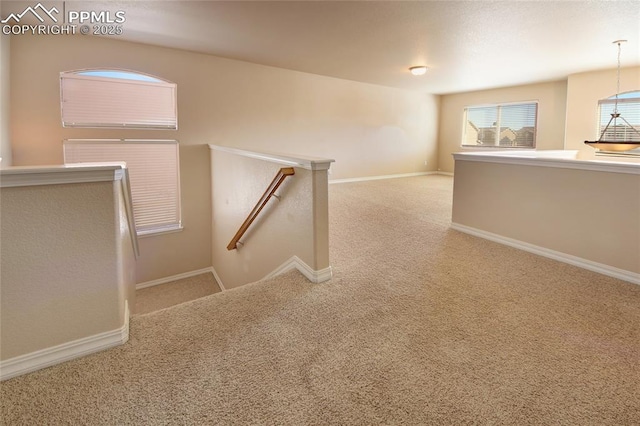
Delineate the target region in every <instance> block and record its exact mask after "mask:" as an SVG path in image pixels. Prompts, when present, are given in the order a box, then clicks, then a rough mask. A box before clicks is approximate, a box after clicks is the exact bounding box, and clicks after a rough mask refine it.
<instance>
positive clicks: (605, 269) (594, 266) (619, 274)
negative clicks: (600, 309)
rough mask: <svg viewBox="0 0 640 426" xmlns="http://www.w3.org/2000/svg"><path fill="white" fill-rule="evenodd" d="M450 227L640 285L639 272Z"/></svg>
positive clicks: (457, 227) (492, 234)
mask: <svg viewBox="0 0 640 426" xmlns="http://www.w3.org/2000/svg"><path fill="white" fill-rule="evenodd" d="M451 229H453V230H456V231H460V232H463V233H465V234H469V235H473V236H475V237H479V238H484V239H486V240H490V241H493V242H496V243H500V244H504V245H507V246H510V247H514V248H517V249H520V250H523V251H526V252H529V253H533V254H537V255H539V256H543V257H547V258H549V259H553V260H557V261H559V262H563V263H568V264H569V265H573V266H577V267H579V268H582V269H587V270H589V271H592V272H597V273H599V274H602V275H606V276H608V277H612V278H617V279H619V280H623V281H627V282H629V283H632V284H636V285H640V274H639V273H636V272H632V271H627V270H625V269H620V268H616V267H614V266H610V265H605V264H603V263H598V262H594V261H592V260H588V259H584V258H581V257H578V256H573V255H570V254H566V253H562V252H559V251H555V250H551V249H548V248H546V247H541V246H537V245H534V244H530V243H526V242H524V241H520V240H516V239H513V238H509V237H504V236H502V235H498V234H494V233H492V232H488V231H483V230H481V229H477V228H473V227H470V226H466V225H461V224H459V223H452V224H451Z"/></svg>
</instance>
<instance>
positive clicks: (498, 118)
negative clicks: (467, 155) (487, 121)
mask: <svg viewBox="0 0 640 426" xmlns="http://www.w3.org/2000/svg"><path fill="white" fill-rule="evenodd" d="M518 105H534V106H535V118H534V125H533V146H523V145H500V134H501V133H502V130H500V131H498V132H494V134H495V139H494V143H493V145H484V144H483V145H480V144H477V143H476V144H469V143H466V139H467V129H468V127H469V125H470V124H471V123H470V122H469V121H468V119H467V114H468V112H469V110H470V109H483V108H486V109H493V108H495V109H496V123H495V127H496V128H497V129H502V126H501V125H500V124H501V123H500V122H501V113H502V108H504V107H510V106H518ZM537 136H538V101H537V100H533V101H520V102H503V103H495V104H480V105H469V106H466V107H465V108H464V113H463V120H462V142H461V145H460V146H461V147H462V148H481V149H496V148H497V149H523V150H524V149H533V150H535V149H536V145H537Z"/></svg>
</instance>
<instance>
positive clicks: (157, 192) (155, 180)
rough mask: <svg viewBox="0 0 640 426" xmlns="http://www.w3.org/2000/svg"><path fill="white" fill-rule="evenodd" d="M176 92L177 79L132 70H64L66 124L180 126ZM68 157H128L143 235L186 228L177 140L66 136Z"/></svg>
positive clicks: (138, 228)
mask: <svg viewBox="0 0 640 426" xmlns="http://www.w3.org/2000/svg"><path fill="white" fill-rule="evenodd" d="M175 94H176V84H175V83H171V82H167V81H165V80H162V79H159V78H156V77H153V76H149V75H146V74H138V73H135V72H131V71H122V70H81V71H70V72H63V73H61V75H60V95H61V96H60V109H61V115H62V122H63V125H64V126H65V127H99V128H102V129H122V128H123V127H124V128H155V129H164V130H167V129H176V128H177V102H176V96H175ZM104 133H105V132H104V131H103V132H102V134H104ZM64 161H65V164H71V163H84V162H106V161H109V162H111V161H122V162H126V163H127V168H128V170H129V179H130V184H131V198H132V203H133V213H134V219H135V225H136V231H137V233H138V235H144V234H153V233H158V232H167V231H174V230H177V229H181V226H182V224H181V212H180V168H179V164H180V162H179V145H178V142H177V141H176V140H139V139H138V140H134V139H83V140H66V141H64Z"/></svg>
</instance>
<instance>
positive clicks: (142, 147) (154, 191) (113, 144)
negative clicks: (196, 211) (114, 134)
mask: <svg viewBox="0 0 640 426" xmlns="http://www.w3.org/2000/svg"><path fill="white" fill-rule="evenodd" d="M169 145H171V146H172V149H162V150H156V152H155V153H154V151H153V147H154V146H155V147H163V148H167V147H168V146H169ZM63 146H64V161H65V164H77V163H87V162H98V163H99V162H112V161H120V162H125V163H127V168H128V170H129V181H130V186H131V198H132V202H133V215H134V222H135V224H136V225H135V226H136V233H137V235H138V236H139V237H143V236H149V235H156V234H160V233H168V232H177V231H181V230H182V229H183V227H182V206H181V202H180V198H181V197H180V156H179V144H178V141H176V140H142V139H67V140H65V141H64V144H63ZM128 147H132V149H129V150H128V149H127V148H128ZM119 151H121V152H119ZM154 156H155V158H154ZM149 160H153V161H149ZM158 183H162V185H163V186H162V188H163V189H162V190H160V189H159V188H158ZM143 221H144V223H141V222H143Z"/></svg>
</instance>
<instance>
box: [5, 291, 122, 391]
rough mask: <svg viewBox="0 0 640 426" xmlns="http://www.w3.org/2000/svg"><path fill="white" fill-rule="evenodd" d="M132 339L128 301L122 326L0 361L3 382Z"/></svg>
mask: <svg viewBox="0 0 640 426" xmlns="http://www.w3.org/2000/svg"><path fill="white" fill-rule="evenodd" d="M128 340H129V303H128V301H126V300H125V306H124V324H123V325H122V327H120V328H118V329H115V330H111V331H106V332H104V333H99V334H95V335H93V336H89V337H84V338H82V339H78V340H73V341H71V342H67V343H63V344H60V345H57V346H53V347H50V348H46V349H41V350H39V351H35V352H31V353H28V354H25V355H20V356H17V357H14V358H10V359H7V360H4V361H0V381H2V380H7V379H11V378H13V377H17V376H21V375H23V374H27V373H31V372H33V371H36V370H41V369H43V368H46V367H51V366H53V365H56V364H60V363H62V362H65V361H71V360H73V359H76V358H80V357H83V356H86V355H90V354H93V353H96V352H100V351H103V350H105V349H110V348H113V347H116V346H120V345H123V344H125V343H126V342H127V341H128Z"/></svg>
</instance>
